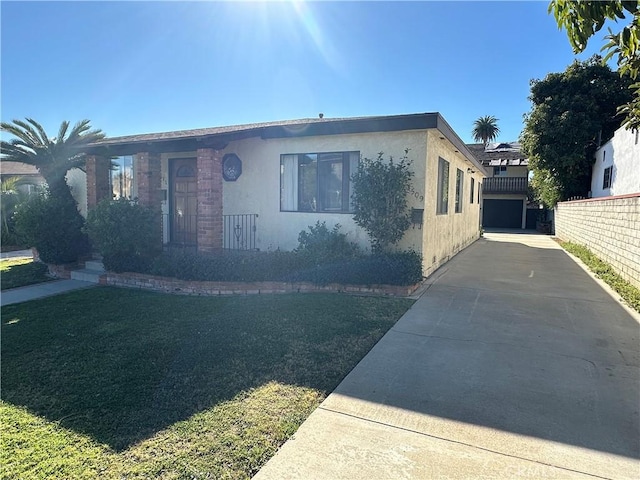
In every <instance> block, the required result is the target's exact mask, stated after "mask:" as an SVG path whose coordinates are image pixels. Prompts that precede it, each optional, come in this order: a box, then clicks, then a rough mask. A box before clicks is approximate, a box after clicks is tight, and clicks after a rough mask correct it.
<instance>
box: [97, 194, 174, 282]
mask: <svg viewBox="0 0 640 480" xmlns="http://www.w3.org/2000/svg"><path fill="white" fill-rule="evenodd" d="M86 231H87V233H88V234H89V238H91V241H92V243H93V245H94V247H95V248H97V250H98V251H99V252H100V254H101V255H102V261H103V263H104V266H105V268H106V269H107V270H110V271H113V272H124V271H128V272H147V271H148V270H149V268H150V267H151V264H152V263H153V261H154V259H155V258H156V257H157V256H158V255H160V253H161V251H162V243H161V237H160V224H159V216H158V213H157V212H155V211H154V210H152V209H150V208H148V207H145V206H143V205H140V204H138V203H137V202H132V201H130V200H126V199H119V200H109V199H106V200H103V201H101V202H100V203H98V205H96V206H95V207H94V208H93V209H91V210H90V211H89V215H88V217H87V226H86Z"/></svg>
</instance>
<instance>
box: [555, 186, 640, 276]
mask: <svg viewBox="0 0 640 480" xmlns="http://www.w3.org/2000/svg"><path fill="white" fill-rule="evenodd" d="M555 227H556V236H557V237H558V238H560V239H561V240H566V241H570V242H574V243H578V244H580V245H583V246H585V247H587V248H588V249H590V250H591V251H592V252H593V253H594V254H595V255H597V256H598V257H599V258H600V259H601V260H603V261H605V262H607V263H609V264H610V265H611V266H612V267H613V268H615V269H616V271H617V272H618V273H619V274H620V276H622V277H623V278H624V279H625V280H627V281H628V282H630V283H632V284H633V285H635V286H636V287H638V288H640V193H635V194H631V195H621V196H619V197H602V198H590V199H586V200H575V201H572V202H562V203H559V204H558V205H557V206H556V209H555Z"/></svg>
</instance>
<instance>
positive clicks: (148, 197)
mask: <svg viewBox="0 0 640 480" xmlns="http://www.w3.org/2000/svg"><path fill="white" fill-rule="evenodd" d="M134 166H135V181H136V185H137V187H138V202H139V203H140V205H144V206H147V207H150V208H152V209H153V210H154V211H155V212H156V213H157V216H158V221H157V227H156V228H157V231H158V237H157V238H158V242H159V243H160V245H161V244H162V208H161V202H162V195H161V190H160V187H161V176H162V172H161V167H160V154H158V153H150V152H139V153H137V154H136V156H135V163H134Z"/></svg>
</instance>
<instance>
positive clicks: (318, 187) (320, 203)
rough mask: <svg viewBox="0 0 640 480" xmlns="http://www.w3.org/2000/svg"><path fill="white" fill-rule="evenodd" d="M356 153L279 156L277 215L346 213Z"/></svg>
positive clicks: (355, 165) (354, 169) (358, 155)
mask: <svg viewBox="0 0 640 480" xmlns="http://www.w3.org/2000/svg"><path fill="white" fill-rule="evenodd" d="M359 161H360V152H331V153H293V154H285V155H281V156H280V211H282V212H324V213H349V212H351V211H353V208H352V205H351V191H352V190H353V187H352V182H351V175H352V174H353V173H355V171H356V169H357V168H358V162H359Z"/></svg>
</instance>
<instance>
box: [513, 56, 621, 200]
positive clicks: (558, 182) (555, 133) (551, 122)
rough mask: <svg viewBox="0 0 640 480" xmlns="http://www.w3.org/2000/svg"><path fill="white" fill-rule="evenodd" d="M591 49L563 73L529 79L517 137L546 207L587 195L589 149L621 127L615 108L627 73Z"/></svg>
mask: <svg viewBox="0 0 640 480" xmlns="http://www.w3.org/2000/svg"><path fill="white" fill-rule="evenodd" d="M601 60H602V59H601V57H599V56H598V55H594V56H593V57H592V58H590V59H589V60H587V61H585V62H579V61H575V62H574V63H573V64H571V65H570V66H569V67H567V69H566V70H565V71H564V72H562V73H550V74H548V75H547V76H546V77H545V78H544V79H543V80H532V81H531V95H530V96H529V100H530V101H531V103H532V104H533V105H532V109H531V111H530V112H529V113H528V114H526V115H525V125H524V130H523V132H522V134H521V142H522V147H523V150H524V152H525V153H526V154H527V155H528V156H529V166H530V168H531V169H532V170H533V172H534V177H533V181H532V184H533V186H534V188H536V190H537V192H538V195H539V197H540V199H541V200H542V201H543V203H544V204H545V205H546V206H547V207H552V206H553V205H555V204H556V202H558V201H561V200H566V199H567V198H569V197H572V196H578V195H582V196H586V194H587V192H588V191H589V188H590V184H591V167H592V164H593V153H594V152H595V149H596V148H597V146H598V144H599V143H600V140H602V141H605V140H606V139H608V138H611V137H612V136H613V132H614V131H615V130H616V129H617V128H619V127H620V124H621V122H622V117H621V115H616V108H617V106H619V105H622V104H624V103H625V102H627V101H629V98H630V96H631V91H630V90H629V88H628V87H629V82H630V80H629V78H628V77H620V76H619V75H618V74H617V73H616V72H613V71H611V69H610V68H609V67H608V66H607V65H606V64H603V63H602V61H601Z"/></svg>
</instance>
